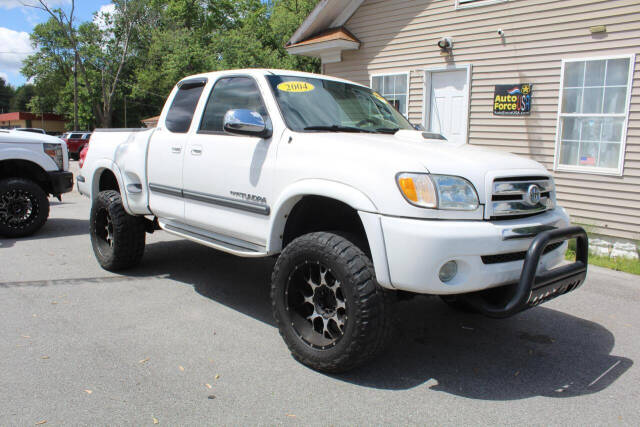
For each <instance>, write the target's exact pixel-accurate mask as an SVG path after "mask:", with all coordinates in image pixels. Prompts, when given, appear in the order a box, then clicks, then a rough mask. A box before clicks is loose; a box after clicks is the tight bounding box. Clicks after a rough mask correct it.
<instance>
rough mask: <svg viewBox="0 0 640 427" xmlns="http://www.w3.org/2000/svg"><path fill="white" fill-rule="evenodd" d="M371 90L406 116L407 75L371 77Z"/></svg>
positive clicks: (407, 100)
mask: <svg viewBox="0 0 640 427" xmlns="http://www.w3.org/2000/svg"><path fill="white" fill-rule="evenodd" d="M371 89H373V90H374V91H376V92H378V93H379V94H380V95H382V96H383V97H384V98H385V99H386V100H387V101H389V102H390V103H391V104H393V106H394V107H396V109H397V110H398V111H400V113H402V115H404V116H405V117H407V116H408V104H409V74H408V73H402V74H385V75H377V76H372V77H371Z"/></svg>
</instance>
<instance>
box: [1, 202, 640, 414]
mask: <svg viewBox="0 0 640 427" xmlns="http://www.w3.org/2000/svg"><path fill="white" fill-rule="evenodd" d="M88 214H89V202H88V200H87V199H86V198H84V197H81V196H80V195H78V194H77V193H75V192H74V193H70V194H68V195H65V196H64V201H63V203H58V202H57V201H55V202H53V201H52V206H51V217H50V219H49V221H48V222H47V224H46V225H45V227H44V228H43V229H42V230H41V231H40V232H39V233H37V234H36V235H35V236H32V237H29V238H23V239H19V240H11V239H0V301H1V304H2V309H1V311H0V349H1V353H0V354H1V357H0V379H1V381H0V425H34V424H37V423H42V422H44V421H46V425H56V424H79V425H83V424H112V425H121V424H125V425H146V424H148V425H152V424H154V422H156V421H157V422H158V423H159V424H165V425H168V424H191V425H193V424H214V423H215V424H234V425H235V424H252V425H253V424H269V425H273V424H304V425H309V424H313V425H329V424H338V425H355V424H358V425H361V424H438V425H442V424H483V425H487V424H503V425H504V424H523V423H526V424H556V425H567V424H572V425H577V424H626V425H638V423H640V404H639V403H638V402H639V398H640V390H639V387H638V384H640V371H639V370H638V368H637V366H634V361H635V360H637V359H639V358H640V342H639V340H638V337H640V310H638V304H639V303H640V278H639V277H638V276H631V275H627V274H623V273H617V272H613V271H609V270H605V269H600V268H596V267H593V268H591V269H590V272H589V277H588V280H587V283H586V284H585V285H584V286H583V287H582V288H580V289H579V290H577V291H575V292H574V293H572V294H570V295H567V296H564V297H562V298H559V299H556V300H554V301H551V302H550V303H548V304H546V305H544V306H542V307H539V308H536V309H533V310H529V311H527V312H525V313H522V314H520V315H517V316H515V317H513V318H511V319H507V320H492V319H486V318H483V317H480V316H476V315H470V314H460V313H456V312H453V311H451V310H450V309H449V308H448V307H447V306H445V305H444V304H443V303H441V302H440V301H439V300H438V299H435V298H429V297H418V298H415V299H413V300H411V301H406V302H402V303H400V304H399V305H398V306H397V315H396V321H395V326H396V334H395V337H394V340H393V343H392V344H391V346H390V348H389V350H388V351H387V352H386V353H384V354H383V355H382V357H381V358H380V359H378V360H376V361H375V362H374V363H372V364H370V365H368V366H366V367H364V368H361V369H359V370H356V371H354V372H351V373H349V374H347V375H324V374H320V373H317V372H314V371H312V370H310V369H307V368H306V367H304V366H302V365H300V364H298V363H297V362H295V361H294V360H293V359H292V358H291V357H290V355H289V353H288V351H287V349H286V347H285V345H284V343H283V342H282V340H281V339H280V336H279V335H278V331H277V330H276V328H275V327H274V323H273V320H272V318H271V313H270V304H269V298H268V293H269V292H268V291H269V289H268V288H269V275H270V272H271V268H272V266H273V260H272V259H253V260H251V259H241V258H236V257H233V256H230V255H226V254H223V253H219V252H216V251H214V250H212V249H209V248H206V247H202V246H199V245H197V244H194V243H191V242H188V241H185V240H180V239H176V238H174V237H171V236H169V235H167V234H165V233H162V232H157V233H155V234H153V235H151V236H149V239H148V241H147V247H146V253H145V256H144V259H143V262H142V264H141V265H140V267H138V268H136V269H134V270H132V271H129V272H127V274H126V275H117V274H112V273H109V272H106V271H104V270H102V269H101V268H100V267H99V266H98V264H97V262H96V261H95V259H94V256H93V252H92V250H91V244H90V242H89V237H88V235H87V232H88V220H87V218H88Z"/></svg>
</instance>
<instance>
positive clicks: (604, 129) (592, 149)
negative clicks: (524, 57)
mask: <svg viewBox="0 0 640 427" xmlns="http://www.w3.org/2000/svg"><path fill="white" fill-rule="evenodd" d="M633 64H634V56H633V55H629V56H624V57H610V58H598V59H595V58H594V59H582V60H573V59H571V60H565V61H563V63H562V76H563V77H562V89H561V93H560V105H559V112H558V137H557V141H556V169H558V170H569V171H578V172H582V171H583V172H595V173H611V174H621V173H622V166H623V161H624V148H625V142H626V129H627V119H628V115H629V96H630V91H631V81H632V79H633V74H632V73H633Z"/></svg>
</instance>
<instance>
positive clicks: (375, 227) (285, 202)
mask: <svg viewBox="0 0 640 427" xmlns="http://www.w3.org/2000/svg"><path fill="white" fill-rule="evenodd" d="M305 196H321V197H327V198H329V199H333V200H337V201H339V202H342V203H344V204H346V205H348V206H350V207H352V208H353V209H355V210H356V211H357V212H358V214H359V216H360V219H361V221H362V225H363V227H364V229H365V233H366V235H367V240H368V241H369V246H370V249H371V257H372V261H373V264H374V268H375V271H376V276H377V279H378V282H379V283H380V284H381V285H382V286H385V287H391V286H390V278H389V266H388V264H387V254H386V249H385V246H384V244H380V243H381V242H384V237H383V235H382V228H381V226H380V221H379V219H378V218H377V212H378V208H377V206H376V205H375V203H374V202H373V201H372V200H371V199H370V198H369V197H368V196H367V195H366V194H364V193H362V192H361V191H360V190H358V189H356V188H354V187H351V186H349V185H347V184H343V183H340V182H336V181H330V180H325V179H305V180H301V181H297V182H295V183H293V184H292V185H290V186H289V187H287V188H286V189H285V190H284V191H283V192H282V193H281V195H280V198H279V199H278V201H277V202H276V203H275V205H274V206H273V208H272V213H271V220H270V224H269V230H270V232H269V237H268V240H267V251H268V252H269V253H270V254H276V253H279V252H280V251H281V250H282V235H283V233H284V228H285V226H286V223H287V219H288V216H289V213H290V212H291V210H292V209H293V207H294V206H295V205H296V203H298V202H299V201H300V200H301V199H302V198H303V197H305Z"/></svg>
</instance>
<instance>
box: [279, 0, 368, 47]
mask: <svg viewBox="0 0 640 427" xmlns="http://www.w3.org/2000/svg"><path fill="white" fill-rule="evenodd" d="M363 2H364V0H320V2H318V5H317V6H316V7H315V9H313V11H312V12H311V13H310V14H309V16H307V18H306V19H305V20H304V22H303V23H302V24H301V25H300V27H299V28H298V29H297V30H296V32H295V33H293V35H292V36H291V39H289V42H288V43H287V46H290V45H296V44H299V43H300V42H303V41H306V40H307V39H309V38H311V37H313V36H314V35H316V34H320V33H322V32H324V31H326V30H327V29H331V28H339V27H342V26H343V25H344V24H345V22H347V21H348V20H349V18H351V16H352V15H353V14H354V13H355V11H356V9H358V7H360V5H361V4H362V3H363Z"/></svg>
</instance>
